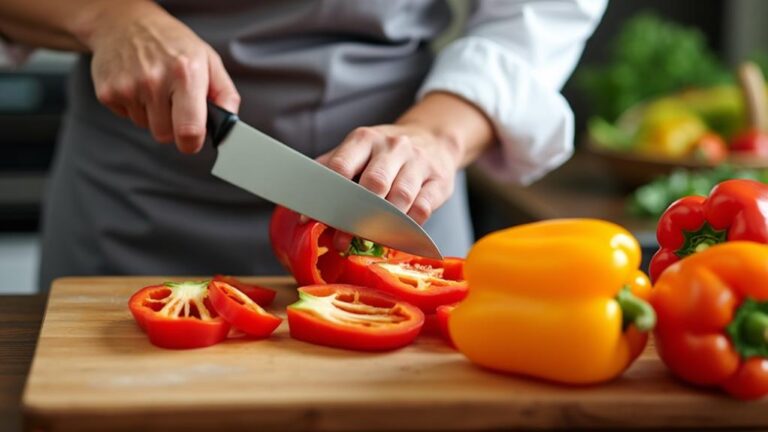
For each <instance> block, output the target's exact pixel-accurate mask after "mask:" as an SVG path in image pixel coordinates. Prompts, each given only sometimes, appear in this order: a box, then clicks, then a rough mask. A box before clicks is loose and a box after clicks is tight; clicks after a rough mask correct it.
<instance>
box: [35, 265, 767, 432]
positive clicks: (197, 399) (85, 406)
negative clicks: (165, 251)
mask: <svg viewBox="0 0 768 432" xmlns="http://www.w3.org/2000/svg"><path fill="white" fill-rule="evenodd" d="M172 279H174V280H177V279H178V278H158V277H151V278H148V277H132V278H118V277H114V278H104V277H94V278H68V279H61V280H58V281H57V282H56V283H55V284H54V286H53V288H52V292H51V296H50V299H49V303H48V307H47V311H46V316H45V319H44V322H43V327H42V329H41V333H40V338H39V342H38V346H37V351H36V354H35V358H34V361H33V364H32V369H31V371H30V376H29V379H28V381H27V386H26V389H25V394H24V397H23V409H24V412H25V417H26V422H27V427H28V428H29V429H30V430H54V431H74V430H77V431H103V430H151V429H160V430H185V431H198V430H200V431H202V430H219V431H221V430H242V429H250V430H345V431H363V430H459V429H466V430H482V429H506V428H547V427H561V428H576V427H603V428H616V427H634V428H661V429H667V428H670V427H689V428H711V427H722V428H737V427H739V428H747V427H749V428H768V400H763V401H760V402H755V403H743V402H738V401H734V400H731V399H729V398H727V397H725V396H721V395H720V394H718V393H715V392H707V391H700V390H694V389H691V388H689V387H686V386H683V385H681V384H679V383H678V382H676V381H675V380H674V379H672V378H671V377H670V376H669V375H668V374H667V372H666V371H665V369H664V367H663V365H662V364H661V362H660V361H659V360H658V358H657V357H656V355H655V353H654V352H653V351H652V350H648V351H647V352H646V353H645V354H644V355H643V356H642V357H641V358H640V359H639V360H638V362H637V363H636V364H635V365H634V366H633V367H632V368H631V369H630V370H629V371H628V372H627V373H626V374H625V375H624V376H623V377H622V378H620V379H618V380H616V381H614V382H612V383H609V384H607V385H602V386H594V387H563V386H558V385H555V384H550V383H546V382H541V381H536V380H529V379H525V378H521V377H513V376H506V375H500V374H495V373H491V372H488V371H486V370H483V369H480V368H477V367H475V366H473V365H472V364H470V363H469V362H468V361H466V360H465V359H464V358H463V357H462V356H461V355H460V354H459V353H457V352H455V351H453V350H452V349H451V348H449V347H447V346H446V345H445V344H444V343H443V342H442V341H441V340H440V339H439V338H437V337H427V336H425V337H421V338H420V339H419V340H418V341H417V343H415V344H414V345H412V346H410V347H407V348H405V349H402V350H399V351H395V352H390V353H384V354H369V353H357V352H351V351H344V350H338V349H332V348H326V347H320V346H314V345H310V344H306V343H302V342H299V341H295V340H292V339H290V337H289V335H288V328H287V324H286V323H283V325H282V326H281V327H280V328H279V329H278V331H277V332H276V334H275V335H273V337H272V338H270V339H268V340H262V341H252V340H230V341H227V342H225V343H223V344H220V345H216V346H213V347H209V348H204V349H198V350H188V351H169V350H163V349H159V348H155V347H154V346H152V345H151V344H150V343H149V342H148V340H147V338H146V336H145V335H143V334H142V333H141V331H140V330H139V329H138V327H137V326H136V324H135V323H134V321H133V319H132V318H131V316H130V313H129V312H128V308H127V306H126V303H127V299H128V297H129V296H130V295H131V294H132V293H133V292H134V291H136V290H137V289H139V288H141V287H142V286H145V285H150V284H155V283H159V282H161V281H163V280H172ZM251 281H253V282H257V283H261V284H263V285H266V286H270V287H273V288H276V289H279V295H278V299H277V301H276V306H275V308H273V310H276V311H277V312H278V313H279V314H281V315H284V314H283V311H284V306H285V305H286V304H288V303H290V302H292V301H293V300H294V298H295V290H294V286H293V285H292V284H291V281H290V280H289V279H286V278H253V279H251ZM562 360H563V367H568V359H567V358H563V359H562Z"/></svg>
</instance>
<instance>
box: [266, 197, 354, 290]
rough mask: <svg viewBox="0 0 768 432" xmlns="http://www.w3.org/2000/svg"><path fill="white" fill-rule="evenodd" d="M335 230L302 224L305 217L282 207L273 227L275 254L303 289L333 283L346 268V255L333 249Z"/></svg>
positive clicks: (271, 235) (271, 231)
mask: <svg viewBox="0 0 768 432" xmlns="http://www.w3.org/2000/svg"><path fill="white" fill-rule="evenodd" d="M334 232H335V230H333V229H330V228H328V226H326V225H325V224H322V223H320V222H317V221H314V220H309V221H307V222H303V223H302V221H301V215H300V214H298V213H296V212H294V211H292V210H289V209H287V208H285V207H281V206H278V207H276V208H275V212H274V213H273V214H272V220H271V221H270V224H269V238H270V241H271V243H272V250H273V251H274V253H275V256H276V257H277V259H278V261H280V263H281V264H283V267H285V269H286V270H288V271H289V272H290V273H291V274H292V275H293V277H294V279H296V283H297V284H299V285H315V284H324V283H333V282H335V281H336V280H337V279H338V278H339V275H340V274H341V272H342V270H343V268H344V260H345V258H344V255H343V254H341V253H339V252H337V251H336V250H335V248H334V247H333V234H334Z"/></svg>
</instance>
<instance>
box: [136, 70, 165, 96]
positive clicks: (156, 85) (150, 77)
mask: <svg viewBox="0 0 768 432" xmlns="http://www.w3.org/2000/svg"><path fill="white" fill-rule="evenodd" d="M162 83H163V74H162V72H161V71H160V70H159V69H157V68H153V69H150V70H148V71H146V72H145V73H144V74H143V75H142V76H141V78H140V79H139V86H140V87H141V88H142V89H143V90H144V91H147V92H149V93H156V92H157V91H158V90H159V89H160V86H161V85H162Z"/></svg>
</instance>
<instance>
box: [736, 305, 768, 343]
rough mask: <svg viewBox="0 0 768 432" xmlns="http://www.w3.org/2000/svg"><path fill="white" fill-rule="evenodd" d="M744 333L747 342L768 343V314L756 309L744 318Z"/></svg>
mask: <svg viewBox="0 0 768 432" xmlns="http://www.w3.org/2000/svg"><path fill="white" fill-rule="evenodd" d="M742 326H743V332H744V333H743V334H744V339H745V340H746V342H748V343H751V344H755V345H760V344H763V345H768V314H766V313H765V312H762V311H755V312H752V313H750V314H749V315H747V317H746V318H744V322H743V323H742Z"/></svg>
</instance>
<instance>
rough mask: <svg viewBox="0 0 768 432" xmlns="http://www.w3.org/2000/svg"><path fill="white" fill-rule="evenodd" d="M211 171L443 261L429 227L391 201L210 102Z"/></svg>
mask: <svg viewBox="0 0 768 432" xmlns="http://www.w3.org/2000/svg"><path fill="white" fill-rule="evenodd" d="M207 127H208V137H209V138H210V141H211V143H212V144H213V145H214V147H216V148H217V150H218V155H217V157H216V162H215V163H214V165H213V169H212V170H211V173H212V174H213V175H214V176H216V177H219V178H221V179H223V180H225V181H227V182H229V183H232V184H233V185H235V186H238V187H240V188H242V189H245V190H247V191H248V192H251V193H253V194H255V195H258V196H260V197H261V198H264V199H266V200H268V201H271V202H273V203H276V204H280V205H282V206H284V207H287V208H289V209H291V210H293V211H295V212H298V213H301V214H303V215H305V216H308V217H310V218H312V219H315V220H318V221H320V222H323V223H324V224H326V225H328V226H331V227H333V228H336V229H337V230H340V231H344V232H347V233H349V234H352V235H355V236H357V237H361V238H363V239H367V240H370V241H373V242H376V243H379V244H382V245H384V246H388V247H391V248H395V249H398V250H401V251H404V252H408V253H411V254H414V255H420V256H425V257H429V258H436V259H442V254H441V253H440V250H439V249H438V247H437V245H435V243H434V242H433V241H432V239H431V238H430V237H429V235H428V234H427V233H426V232H425V231H424V229H423V228H422V227H421V226H420V225H419V224H417V223H416V222H415V221H414V220H413V219H411V218H410V217H409V216H408V215H406V214H405V213H403V212H401V211H400V210H399V209H398V208H397V207H395V206H394V205H392V204H391V203H390V202H389V201H387V200H385V199H383V198H381V197H379V196H378V195H376V194H374V193H372V192H370V191H369V190H367V189H365V188H364V187H362V186H360V185H359V184H357V183H355V182H353V181H351V180H349V179H347V178H345V177H343V176H342V175H340V174H339V173H337V172H335V171H333V170H331V169H329V168H327V167H325V166H324V165H322V164H320V163H318V162H317V161H315V160H313V159H311V158H309V157H307V156H304V155H303V154H301V153H299V152H298V151H296V150H294V149H292V148H291V147H288V146H287V145H285V144H283V143H281V142H279V141H277V140H276V139H274V138H272V137H270V136H269V135H267V134H265V133H263V132H261V131H259V130H257V129H255V128H253V127H251V126H249V125H248V124H246V123H244V122H243V121H241V120H240V119H239V118H238V117H237V115H235V114H233V113H231V112H229V111H226V110H224V109H222V108H220V107H218V106H216V105H214V104H212V103H210V102H209V103H208V122H207Z"/></svg>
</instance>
